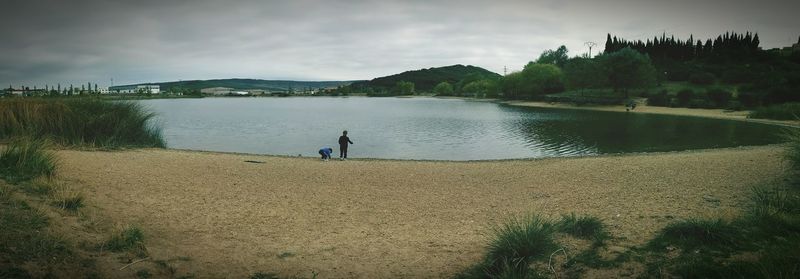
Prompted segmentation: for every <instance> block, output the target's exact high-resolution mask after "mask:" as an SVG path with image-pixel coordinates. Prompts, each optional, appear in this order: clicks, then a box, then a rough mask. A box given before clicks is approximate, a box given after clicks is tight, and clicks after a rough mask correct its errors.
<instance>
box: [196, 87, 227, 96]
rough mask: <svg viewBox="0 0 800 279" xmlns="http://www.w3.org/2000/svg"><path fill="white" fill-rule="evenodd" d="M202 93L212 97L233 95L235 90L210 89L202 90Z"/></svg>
mask: <svg viewBox="0 0 800 279" xmlns="http://www.w3.org/2000/svg"><path fill="white" fill-rule="evenodd" d="M200 93H203V94H211V95H228V94H231V93H233V88H228V87H209V88H203V89H200Z"/></svg>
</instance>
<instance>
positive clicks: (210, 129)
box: [138, 97, 782, 160]
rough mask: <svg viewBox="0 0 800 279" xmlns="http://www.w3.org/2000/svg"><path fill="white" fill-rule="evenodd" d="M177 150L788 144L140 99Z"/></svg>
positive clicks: (540, 116)
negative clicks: (345, 143) (345, 140)
mask: <svg viewBox="0 0 800 279" xmlns="http://www.w3.org/2000/svg"><path fill="white" fill-rule="evenodd" d="M138 102H140V103H141V104H143V105H144V106H145V107H147V108H149V109H151V110H152V111H154V112H156V113H157V114H158V116H157V117H156V119H155V120H156V121H157V122H158V123H159V125H161V127H162V128H163V132H164V137H165V138H166V140H167V145H168V147H169V148H178V149H192V150H208V151H226V152H242V153H254V154H272V155H291V156H297V155H298V154H301V155H302V156H312V157H315V156H318V155H317V150H319V149H320V148H321V147H323V146H329V147H332V148H333V149H334V152H335V155H336V156H334V157H338V152H339V150H338V149H339V148H338V143H337V140H338V137H339V136H340V135H341V134H342V130H348V131H349V136H350V139H351V140H352V141H353V142H354V143H355V144H353V145H351V146H350V149H349V157H351V158H390V159H433V160H487V159H510V158H541V157H558V156H579V155H595V154H609V153H628V152H652V151H678V150H688V149H702V148H716V147H732V146H741V145H764V144H770V143H777V142H780V141H781V139H780V134H781V132H782V128H780V127H777V126H770V125H764V124H757V123H746V122H741V121H729V120H716V119H705V118H696V117H681V116H667V115H650V114H640V113H618V112H598V111H583V110H569V109H544V108H520V107H513V106H507V105H500V104H495V103H489V102H479V101H468V100H456V99H436V98H368V97H339V98H337V97H290V98H204V99H156V100H142V101H138Z"/></svg>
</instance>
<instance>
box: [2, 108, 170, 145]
mask: <svg viewBox="0 0 800 279" xmlns="http://www.w3.org/2000/svg"><path fill="white" fill-rule="evenodd" d="M153 116H154V114H152V113H147V112H145V111H144V109H143V108H142V107H141V106H140V105H139V104H138V103H133V102H121V101H114V102H112V101H102V100H98V99H87V98H80V99H8V100H0V139H3V138H10V137H14V136H31V137H36V138H40V137H49V138H51V139H52V140H54V141H55V142H56V143H58V144H63V145H90V146H102V147H120V146H141V147H164V146H165V143H164V139H163V138H162V136H161V131H160V130H159V129H158V128H156V127H155V126H153V125H152V123H150V119H152V118H153Z"/></svg>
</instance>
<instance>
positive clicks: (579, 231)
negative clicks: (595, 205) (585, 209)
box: [556, 214, 608, 245]
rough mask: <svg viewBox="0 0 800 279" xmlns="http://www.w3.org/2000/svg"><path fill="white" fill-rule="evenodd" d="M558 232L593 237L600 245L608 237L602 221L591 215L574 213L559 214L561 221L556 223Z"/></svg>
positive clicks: (578, 236) (583, 237)
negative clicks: (576, 214)
mask: <svg viewBox="0 0 800 279" xmlns="http://www.w3.org/2000/svg"><path fill="white" fill-rule="evenodd" d="M556 227H557V229H558V231H559V232H562V233H566V234H569V235H572V236H575V237H577V238H582V239H593V240H595V244H597V245H601V244H602V243H603V241H604V240H605V239H606V238H608V233H607V232H606V231H605V226H604V225H603V221H600V219H599V218H597V217H592V216H581V217H578V216H575V214H570V215H564V216H561V221H559V222H558V224H556Z"/></svg>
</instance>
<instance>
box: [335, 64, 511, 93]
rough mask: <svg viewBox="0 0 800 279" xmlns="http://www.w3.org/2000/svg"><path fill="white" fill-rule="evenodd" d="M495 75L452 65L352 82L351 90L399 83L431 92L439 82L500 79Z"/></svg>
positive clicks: (377, 87) (487, 71) (481, 70)
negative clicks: (409, 83)
mask: <svg viewBox="0 0 800 279" xmlns="http://www.w3.org/2000/svg"><path fill="white" fill-rule="evenodd" d="M500 77H501V76H500V75H499V74H497V73H494V72H491V71H489V70H486V69H484V68H481V67H475V66H471V65H467V66H464V65H461V64H458V65H452V66H445V67H438V68H427V69H420V70H414V71H406V72H402V73H399V74H395V75H390V76H385V77H379V78H375V79H373V80H368V81H359V82H353V84H351V85H350V87H352V88H356V89H358V88H372V89H374V90H386V89H389V88H392V87H393V86H395V84H397V82H399V81H406V82H413V83H414V86H415V89H416V90H417V91H431V90H432V89H433V87H434V86H436V85H437V84H439V83H440V82H443V81H446V82H449V83H451V84H455V83H457V82H459V81H461V80H464V79H469V78H475V79H481V78H490V79H495V78H500Z"/></svg>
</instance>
